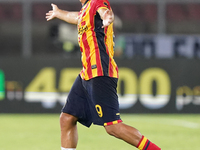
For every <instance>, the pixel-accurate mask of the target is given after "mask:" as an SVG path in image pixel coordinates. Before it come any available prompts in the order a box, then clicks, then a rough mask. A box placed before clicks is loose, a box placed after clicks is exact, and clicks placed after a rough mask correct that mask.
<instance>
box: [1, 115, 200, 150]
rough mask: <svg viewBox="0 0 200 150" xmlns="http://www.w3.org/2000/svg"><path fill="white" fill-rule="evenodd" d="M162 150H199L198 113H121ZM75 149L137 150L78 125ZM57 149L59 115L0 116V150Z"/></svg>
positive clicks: (97, 129) (102, 132)
mask: <svg viewBox="0 0 200 150" xmlns="http://www.w3.org/2000/svg"><path fill="white" fill-rule="evenodd" d="M121 118H122V120H123V122H124V123H126V124H128V125H131V126H134V127H136V128H137V129H139V131H140V132H141V133H142V134H143V135H145V136H146V137H147V138H149V139H150V140H151V141H152V142H154V143H156V144H157V145H159V146H160V147H161V148H162V150H199V149H200V146H199V140H200V114H196V115H195V114H187V115H186V114H182V115H180V114H179V115H177V114H167V115H166V114H165V115H164V114H135V115H131V114H122V115H121ZM78 131H79V142H78V147H77V150H134V149H135V150H136V148H134V147H132V146H130V145H128V144H126V143H125V142H123V141H121V140H119V139H116V138H114V137H111V136H109V135H108V134H107V133H106V132H105V130H104V128H103V127H99V126H94V125H92V126H91V128H89V129H88V128H86V127H83V126H82V125H80V124H78ZM27 149H28V150H60V129H59V114H0V150H27Z"/></svg>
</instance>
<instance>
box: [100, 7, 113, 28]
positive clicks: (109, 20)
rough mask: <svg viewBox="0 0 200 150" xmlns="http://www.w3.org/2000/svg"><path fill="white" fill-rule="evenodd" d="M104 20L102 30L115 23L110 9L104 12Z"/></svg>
mask: <svg viewBox="0 0 200 150" xmlns="http://www.w3.org/2000/svg"><path fill="white" fill-rule="evenodd" d="M102 18H103V26H102V28H105V27H107V26H109V25H110V24H111V23H112V22H113V21H114V15H113V12H112V11H110V10H109V9H107V10H106V11H105V12H104V14H103V16H102Z"/></svg>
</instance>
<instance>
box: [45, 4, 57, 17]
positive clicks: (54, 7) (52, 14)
mask: <svg viewBox="0 0 200 150" xmlns="http://www.w3.org/2000/svg"><path fill="white" fill-rule="evenodd" d="M51 6H52V10H50V11H49V12H48V13H46V19H47V21H49V20H52V19H54V18H56V17H57V14H58V11H59V8H58V7H57V5H55V4H51Z"/></svg>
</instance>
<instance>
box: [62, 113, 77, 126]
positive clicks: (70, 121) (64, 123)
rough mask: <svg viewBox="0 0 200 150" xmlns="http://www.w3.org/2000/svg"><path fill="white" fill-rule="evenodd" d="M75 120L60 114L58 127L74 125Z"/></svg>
mask: <svg viewBox="0 0 200 150" xmlns="http://www.w3.org/2000/svg"><path fill="white" fill-rule="evenodd" d="M76 121H77V118H76V117H74V116H72V115H70V114H66V113H61V114H60V126H61V128H62V127H66V126H70V125H76Z"/></svg>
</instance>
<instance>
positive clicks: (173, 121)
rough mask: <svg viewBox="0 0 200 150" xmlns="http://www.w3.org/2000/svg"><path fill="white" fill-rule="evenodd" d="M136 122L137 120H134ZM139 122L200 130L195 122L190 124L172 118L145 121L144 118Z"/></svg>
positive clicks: (138, 119) (139, 119)
mask: <svg viewBox="0 0 200 150" xmlns="http://www.w3.org/2000/svg"><path fill="white" fill-rule="evenodd" d="M134 120H136V118H135V119H134ZM137 121H138V122H145V123H147V122H148V123H150V122H151V123H156V124H164V125H173V126H179V127H185V128H190V129H199V128H200V124H199V123H195V122H190V121H186V120H181V119H171V118H158V119H156V120H155V119H152V118H150V119H145V120H143V119H142V118H137Z"/></svg>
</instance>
